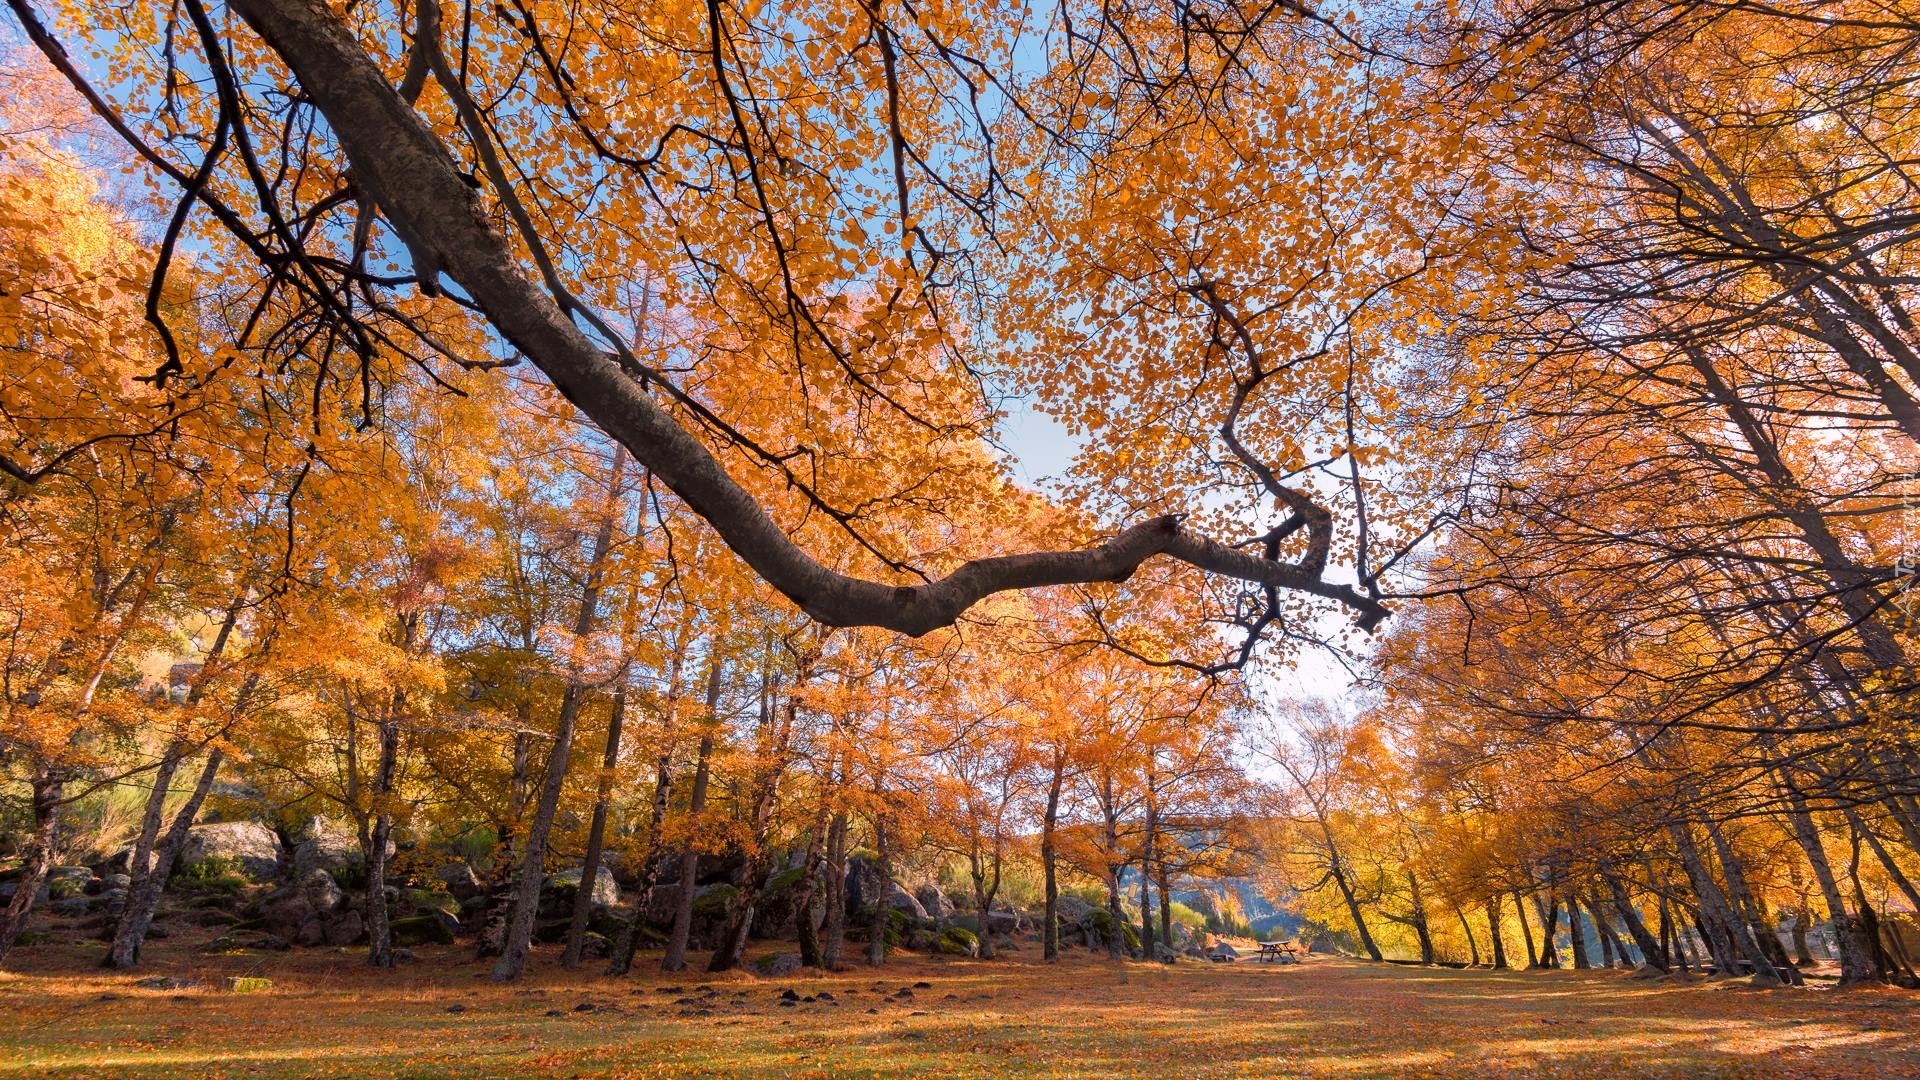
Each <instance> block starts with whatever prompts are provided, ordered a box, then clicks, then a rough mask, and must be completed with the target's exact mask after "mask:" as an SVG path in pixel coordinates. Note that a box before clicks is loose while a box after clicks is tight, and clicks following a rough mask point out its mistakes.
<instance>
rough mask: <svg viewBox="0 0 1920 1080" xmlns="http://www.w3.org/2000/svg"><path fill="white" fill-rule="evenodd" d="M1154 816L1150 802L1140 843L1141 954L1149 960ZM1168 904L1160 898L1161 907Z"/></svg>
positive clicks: (1150, 955) (1150, 956)
mask: <svg viewBox="0 0 1920 1080" xmlns="http://www.w3.org/2000/svg"><path fill="white" fill-rule="evenodd" d="M1153 816H1154V815H1153V803H1152V802H1151V801H1149V802H1148V803H1147V835H1146V837H1145V838H1144V839H1143V840H1141V842H1140V844H1141V846H1140V952H1141V954H1142V955H1143V956H1145V957H1146V958H1147V959H1148V960H1151V959H1153V946H1154V944H1155V939H1154V931H1153V893H1152V892H1151V891H1150V889H1149V886H1150V885H1151V884H1152V882H1153V830H1154V820H1153ZM1166 902H1167V898H1166V897H1164V896H1163V897H1161V898H1160V904H1161V906H1163V907H1164V906H1165V905H1166ZM1168 945H1169V946H1171V945H1172V943H1171V942H1169V943H1168Z"/></svg>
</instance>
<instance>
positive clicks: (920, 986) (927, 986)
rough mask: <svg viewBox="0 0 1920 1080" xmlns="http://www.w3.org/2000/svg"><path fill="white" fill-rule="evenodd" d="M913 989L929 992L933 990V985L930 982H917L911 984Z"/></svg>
mask: <svg viewBox="0 0 1920 1080" xmlns="http://www.w3.org/2000/svg"><path fill="white" fill-rule="evenodd" d="M913 988H914V989H915V990H931V989H933V984H932V983H930V982H917V983H914V984H913Z"/></svg>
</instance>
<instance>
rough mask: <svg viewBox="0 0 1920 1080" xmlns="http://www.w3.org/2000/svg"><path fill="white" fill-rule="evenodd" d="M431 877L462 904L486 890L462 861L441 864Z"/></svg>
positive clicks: (576, 875)
mask: <svg viewBox="0 0 1920 1080" xmlns="http://www.w3.org/2000/svg"><path fill="white" fill-rule="evenodd" d="M433 879H434V880H435V881H438V882H439V883H440V884H441V885H442V886H443V887H444V888H445V889H446V890H447V895H448V896H451V897H453V898H454V899H455V900H458V901H459V902H460V903H461V904H463V905H464V904H465V903H466V902H467V901H468V900H471V899H473V898H474V897H476V896H479V895H480V894H481V893H483V892H485V891H486V885H485V884H484V883H483V882H481V880H480V875H478V874H476V873H474V872H473V867H471V866H469V865H467V864H466V863H463V862H450V863H445V864H442V865H441V866H439V867H437V868H436V869H435V870H434V871H433ZM573 882H574V884H575V885H578V884H579V883H580V875H579V872H578V871H575V872H574V878H573Z"/></svg>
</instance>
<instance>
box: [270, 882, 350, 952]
mask: <svg viewBox="0 0 1920 1080" xmlns="http://www.w3.org/2000/svg"><path fill="white" fill-rule="evenodd" d="M346 899H347V896H346V893H344V892H342V891H340V886H339V884H338V883H336V882H335V881H334V880H333V875H332V874H329V873H327V872H326V871H325V870H320V869H314V870H309V871H307V874H306V876H305V877H302V878H301V879H300V880H298V881H295V882H293V883H291V884H289V885H286V886H284V887H282V888H279V889H276V890H274V891H273V892H272V893H269V894H268V895H267V896H265V897H264V898H262V899H261V901H260V908H259V911H260V918H261V920H262V921H263V923H264V924H265V926H266V928H267V929H268V930H269V931H270V932H272V933H273V934H275V935H277V936H279V937H282V938H285V939H287V940H289V941H297V942H299V943H300V944H302V945H318V944H321V943H322V942H323V941H324V940H326V925H327V923H328V921H330V920H331V919H332V918H333V915H334V913H335V912H336V911H338V910H339V909H340V908H341V906H343V905H344V904H345V903H346Z"/></svg>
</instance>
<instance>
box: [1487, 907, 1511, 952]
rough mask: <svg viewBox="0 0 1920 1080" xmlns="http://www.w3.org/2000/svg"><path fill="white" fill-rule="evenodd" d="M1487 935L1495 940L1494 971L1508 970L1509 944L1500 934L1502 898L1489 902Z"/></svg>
mask: <svg viewBox="0 0 1920 1080" xmlns="http://www.w3.org/2000/svg"><path fill="white" fill-rule="evenodd" d="M1487 934H1488V936H1489V937H1491V938H1493V970H1495V971H1505V970H1507V943H1506V942H1505V941H1503V940H1502V938H1503V937H1504V935H1503V934H1501V932H1500V898H1499V897H1497V896H1495V897H1492V898H1490V899H1488V900H1487Z"/></svg>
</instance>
